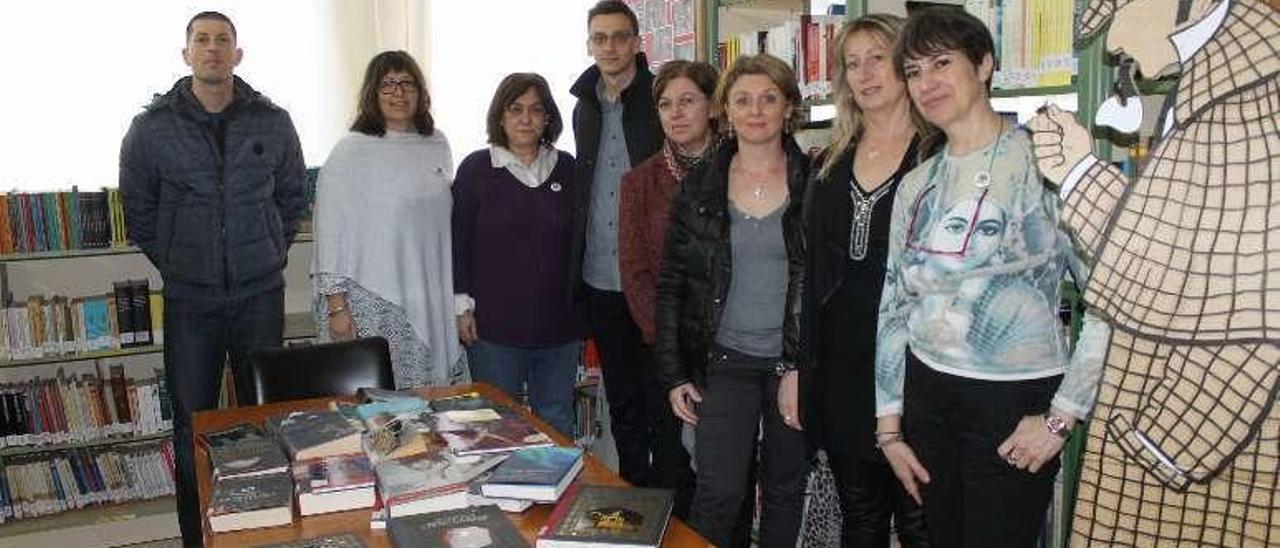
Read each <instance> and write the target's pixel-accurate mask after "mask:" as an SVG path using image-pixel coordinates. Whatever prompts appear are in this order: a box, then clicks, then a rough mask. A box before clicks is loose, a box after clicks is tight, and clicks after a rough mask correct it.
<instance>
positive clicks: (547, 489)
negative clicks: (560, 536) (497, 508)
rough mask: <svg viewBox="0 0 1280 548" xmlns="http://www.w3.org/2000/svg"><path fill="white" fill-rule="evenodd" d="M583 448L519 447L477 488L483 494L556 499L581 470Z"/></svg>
mask: <svg viewBox="0 0 1280 548" xmlns="http://www.w3.org/2000/svg"><path fill="white" fill-rule="evenodd" d="M582 454H583V453H582V449H580V448H577V447H535V448H530V449H521V450H519V451H516V452H515V453H512V454H511V456H510V457H507V460H506V461H504V462H503V463H502V464H500V465H498V467H497V468H495V469H494V470H493V474H492V475H491V476H489V478H488V479H487V480H486V481H485V482H484V484H483V485H481V487H480V492H481V493H482V494H483V495H484V496H486V497H497V498H512V499H525V500H534V501H539V502H555V501H556V500H557V499H559V498H560V495H561V494H562V493H564V490H565V489H566V488H567V487H568V486H569V483H570V482H572V481H573V479H574V478H576V477H577V476H578V472H579V471H580V470H582V462H583V460H582Z"/></svg>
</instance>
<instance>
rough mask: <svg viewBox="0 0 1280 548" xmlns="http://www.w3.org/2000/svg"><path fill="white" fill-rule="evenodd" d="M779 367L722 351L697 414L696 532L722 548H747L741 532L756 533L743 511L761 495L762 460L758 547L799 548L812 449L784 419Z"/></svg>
mask: <svg viewBox="0 0 1280 548" xmlns="http://www.w3.org/2000/svg"><path fill="white" fill-rule="evenodd" d="M775 361H776V360H770V359H764V358H755V357H751V356H747V355H744V354H741V353H738V352H734V351H732V350H728V349H724V348H716V349H715V352H714V356H713V357H712V362H711V363H710V364H708V366H707V385H706V386H705V387H704V388H703V389H702V403H701V404H700V405H699V406H698V411H697V413H698V427H697V446H696V449H695V451H694V453H695V457H694V458H695V459H696V460H697V463H698V488H697V491H695V493H694V497H693V508H692V509H690V515H689V525H691V526H692V527H693V528H694V529H696V530H697V531H698V532H699V533H701V534H702V535H703V536H705V537H706V538H707V540H709V541H710V542H711V543H712V544H714V545H716V546H721V547H725V548H728V547H738V546H745V545H746V544H745V543H744V540H747V539H744V535H742V531H743V530H744V529H746V528H747V527H749V526H750V524H751V522H750V515H751V514H750V513H749V512H743V511H742V509H743V504H744V503H745V504H749V503H750V502H751V499H753V498H754V495H755V491H754V489H753V486H754V482H752V481H751V476H752V468H753V465H755V461H756V455H757V453H758V454H759V457H760V462H759V465H758V466H757V467H756V469H757V470H758V477H759V480H760V493H761V499H762V500H761V506H762V508H761V516H760V536H759V540H760V542H759V545H760V546H761V547H762V548H775V547H794V546H795V543H796V537H797V535H799V532H800V515H801V511H802V507H803V505H804V488H805V481H806V479H807V478H808V472H809V461H808V448H807V446H806V442H805V438H804V434H803V433H802V432H800V431H797V430H792V429H791V428H788V427H787V426H786V425H785V424H783V423H782V417H781V416H780V415H779V414H778V377H777V375H775V374H774V371H773V363H774V362H775ZM762 427H763V439H761V437H762V436H761V435H760V434H761V429H762ZM758 439H760V445H757V440H758Z"/></svg>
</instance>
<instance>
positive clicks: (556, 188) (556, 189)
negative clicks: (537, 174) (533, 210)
mask: <svg viewBox="0 0 1280 548" xmlns="http://www.w3.org/2000/svg"><path fill="white" fill-rule="evenodd" d="M563 188H564V187H563V186H560V182H559V181H552V182H551V192H560V190H561V189H563Z"/></svg>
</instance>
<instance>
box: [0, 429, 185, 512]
mask: <svg viewBox="0 0 1280 548" xmlns="http://www.w3.org/2000/svg"><path fill="white" fill-rule="evenodd" d="M173 466H174V465H173V444H172V442H170V441H169V440H162V441H156V442H148V443H142V444H136V445H130V446H112V447H108V448H81V449H69V450H65V451H56V452H46V453H35V454H27V455H20V456H17V457H11V458H7V459H5V460H4V462H3V466H2V467H0V522H3V521H7V520H15V519H24V518H32V517H37V516H44V515H49V514H56V513H59V512H64V511H67V510H74V509H78V508H85V507H89V506H97V505H102V504H111V503H120V502H128V501H135V500H145V499H151V498H156V497H163V496H167V495H172V494H173V493H174V472H173V471H174V467H173Z"/></svg>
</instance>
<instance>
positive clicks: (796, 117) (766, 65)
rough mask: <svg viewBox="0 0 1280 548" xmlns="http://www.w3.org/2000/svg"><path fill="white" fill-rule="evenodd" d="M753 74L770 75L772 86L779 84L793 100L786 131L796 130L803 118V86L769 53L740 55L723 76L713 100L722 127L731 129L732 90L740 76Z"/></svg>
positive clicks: (789, 70) (783, 64) (783, 92)
mask: <svg viewBox="0 0 1280 548" xmlns="http://www.w3.org/2000/svg"><path fill="white" fill-rule="evenodd" d="M750 74H759V75H763V76H766V77H768V78H769V80H772V81H773V85H775V86H778V90H780V91H782V96H783V97H784V98H785V99H786V100H787V102H789V103H791V117H790V118H788V119H787V129H786V131H787V133H791V132H793V131H795V128H796V127H799V125H800V123H801V122H803V121H804V120H803V116H802V114H801V112H800V85H799V84H797V83H796V73H795V71H794V70H791V66H789V65H787V63H786V62H784V61H783V60H782V59H778V58H777V57H774V56H772V55H769V54H767V53H761V54H759V55H748V56H744V57H739V58H738V59H737V60H736V61H734V62H733V66H731V67H729V70H727V71H725V73H724V75H723V76H721V77H720V84H719V85H717V86H716V95H715V99H714V100H713V102H712V106H713V107H714V108H715V116H716V122H717V123H718V125H719V127H720V128H724V129H729V128H730V125H729V90H730V89H732V88H733V85H734V84H736V83H738V79H739V78H741V77H743V76H747V75H750Z"/></svg>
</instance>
